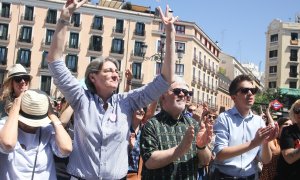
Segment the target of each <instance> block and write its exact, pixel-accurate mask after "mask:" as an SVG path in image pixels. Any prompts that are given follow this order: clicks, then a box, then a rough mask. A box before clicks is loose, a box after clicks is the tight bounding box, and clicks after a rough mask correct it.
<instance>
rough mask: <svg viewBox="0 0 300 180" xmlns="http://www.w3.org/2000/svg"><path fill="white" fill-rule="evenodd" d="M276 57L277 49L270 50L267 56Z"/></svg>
mask: <svg viewBox="0 0 300 180" xmlns="http://www.w3.org/2000/svg"><path fill="white" fill-rule="evenodd" d="M274 57H277V50H272V51H270V52H269V58H274Z"/></svg>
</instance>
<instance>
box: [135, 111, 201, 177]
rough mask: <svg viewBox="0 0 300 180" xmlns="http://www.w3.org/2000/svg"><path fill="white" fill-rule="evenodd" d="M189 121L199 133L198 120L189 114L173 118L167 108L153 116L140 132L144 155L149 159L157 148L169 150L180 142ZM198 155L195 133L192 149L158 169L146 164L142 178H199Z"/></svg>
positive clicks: (145, 158) (158, 149) (142, 153)
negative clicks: (148, 167) (148, 166)
mask: <svg viewBox="0 0 300 180" xmlns="http://www.w3.org/2000/svg"><path fill="white" fill-rule="evenodd" d="M190 125H193V126H194V127H195V134H197V133H198V130H199V125H198V123H197V122H196V121H195V120H194V119H192V118H190V117H187V116H182V117H181V118H180V119H179V120H174V119H173V118H172V117H171V116H170V115H169V114H168V113H167V112H166V111H163V110H162V111H161V112H160V113H159V114H157V115H156V116H154V117H153V118H151V119H150V120H149V121H148V122H147V123H146V124H145V125H144V127H143V129H142V134H141V142H140V143H141V156H142V158H143V161H144V162H146V161H147V160H148V159H149V158H150V157H151V154H152V153H153V152H154V151H160V150H167V149H170V148H172V147H175V146H177V145H179V144H180V142H181V141H182V139H183V137H184V135H185V132H186V130H187V129H188V127H189V126H190ZM197 168H198V156H197V148H196V136H195V137H194V140H193V142H192V146H191V149H190V150H189V151H188V152H187V153H186V154H184V156H182V157H181V158H179V159H178V160H176V161H174V162H172V163H171V164H169V165H167V166H165V167H163V168H159V169H153V170H151V169H147V168H146V166H145V165H143V170H142V177H143V179H196V178H197Z"/></svg>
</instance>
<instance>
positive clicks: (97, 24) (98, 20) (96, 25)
mask: <svg viewBox="0 0 300 180" xmlns="http://www.w3.org/2000/svg"><path fill="white" fill-rule="evenodd" d="M92 28H93V29H98V30H102V29H103V17H102V16H95V17H94V22H93V25H92Z"/></svg>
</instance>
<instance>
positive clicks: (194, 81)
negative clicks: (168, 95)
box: [192, 76, 197, 85]
mask: <svg viewBox="0 0 300 180" xmlns="http://www.w3.org/2000/svg"><path fill="white" fill-rule="evenodd" d="M196 83H197V81H196V76H193V79H192V85H195V84H196Z"/></svg>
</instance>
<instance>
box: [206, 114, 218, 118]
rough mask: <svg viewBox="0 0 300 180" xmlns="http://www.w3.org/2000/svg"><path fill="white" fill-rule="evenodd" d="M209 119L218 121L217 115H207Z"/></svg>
mask: <svg viewBox="0 0 300 180" xmlns="http://www.w3.org/2000/svg"><path fill="white" fill-rule="evenodd" d="M207 118H208V119H211V118H213V119H217V116H215V115H210V114H209V115H207Z"/></svg>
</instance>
